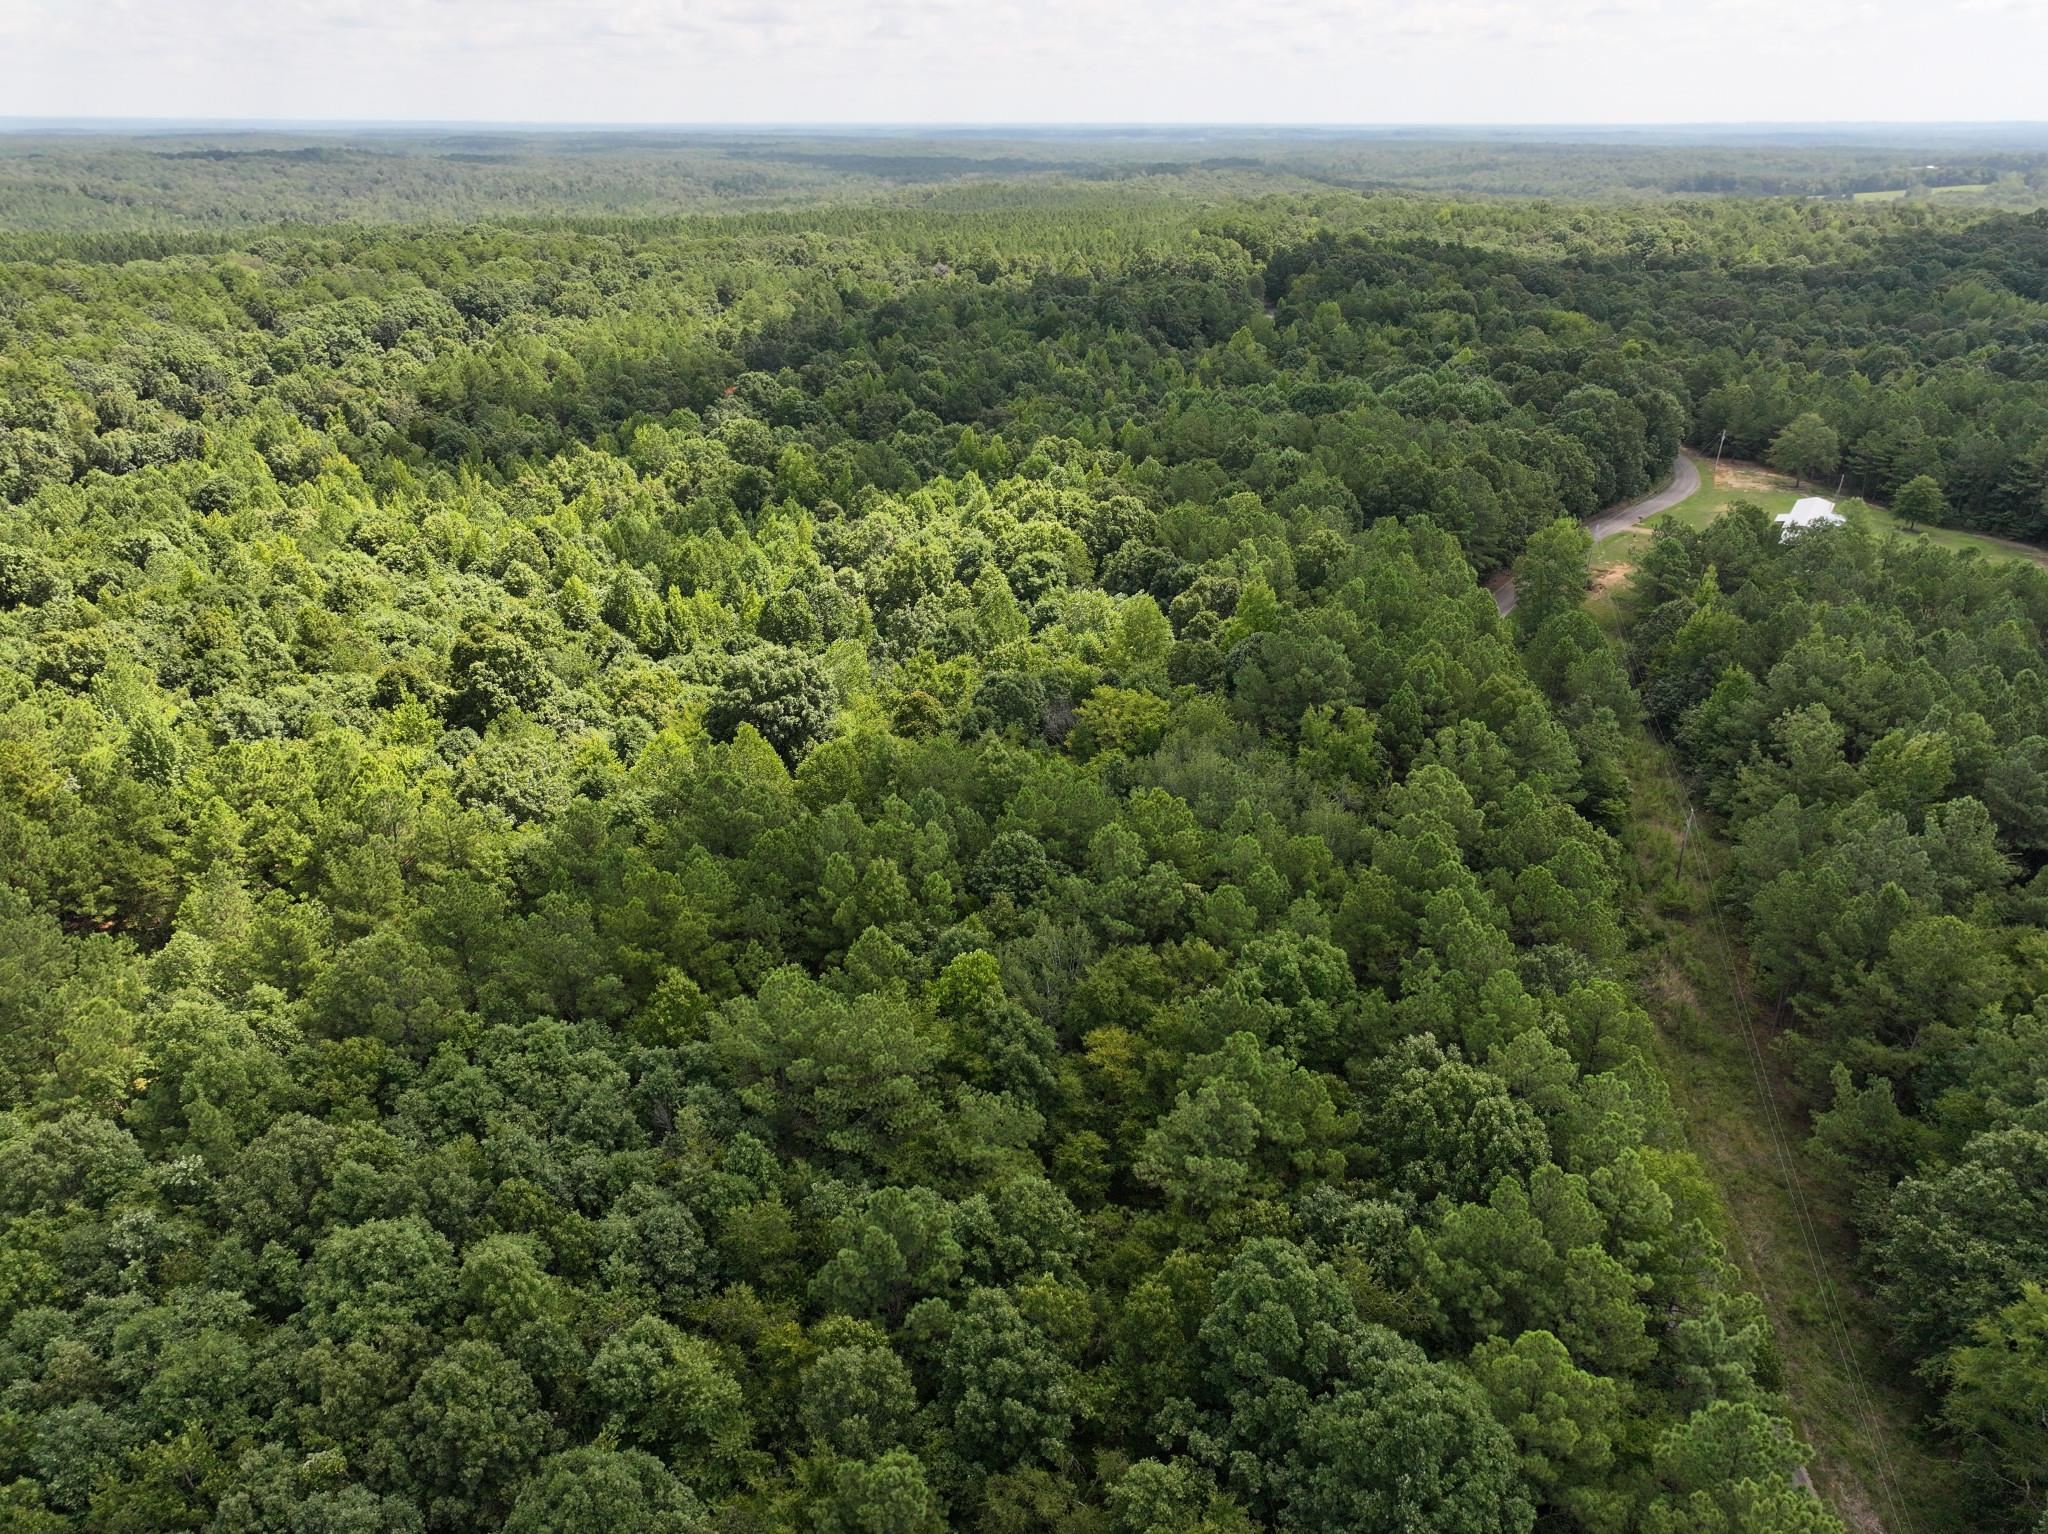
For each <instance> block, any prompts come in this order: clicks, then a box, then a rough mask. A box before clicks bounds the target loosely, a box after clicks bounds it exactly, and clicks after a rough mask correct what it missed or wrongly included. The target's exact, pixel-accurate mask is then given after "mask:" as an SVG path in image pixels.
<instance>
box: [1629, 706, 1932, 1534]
mask: <svg viewBox="0 0 2048 1534" xmlns="http://www.w3.org/2000/svg"><path fill="white" fill-rule="evenodd" d="M1630 751H1631V760H1630V762H1629V769H1630V771H1629V777H1630V782H1631V783H1632V784H1633V792H1632V808H1631V815H1630V821H1629V826H1628V829H1627V832H1626V836H1625V840H1626V843H1627V845H1628V848H1629V851H1630V853H1631V854H1632V855H1633V857H1634V859H1635V862H1636V869H1637V875H1638V880H1637V887H1638V890H1639V899H1640V912H1639V915H1640V921H1641V926H1642V932H1643V936H1644V939H1645V942H1644V946H1643V948H1642V950H1641V954H1640V958H1639V963H1640V973H1639V981H1640V989H1641V992H1642V994H1643V997H1644V1000H1645V1003H1646V1005H1647V1006H1648V1007H1649V1008H1650V1012H1651V1015H1652V1017H1653V1018H1654V1019H1655V1020H1656V1023H1657V1037H1658V1056H1659V1063H1660V1065H1661V1066H1662V1068H1663V1072H1664V1076H1665V1079H1666V1080H1667V1081H1668V1082H1669V1083H1670V1086H1671V1092H1672V1096H1673V1100H1674V1102H1675V1104H1676V1105H1677V1108H1678V1110H1679V1114H1680V1117H1681V1119H1682V1120H1683V1122H1684V1123H1685V1126H1686V1133H1687V1136H1688V1138H1689V1140H1690V1143H1691V1146H1692V1149H1693V1150H1694V1152H1695V1153H1696V1154H1698V1156H1699V1157H1700V1159H1701V1161H1702V1162H1703V1163H1704V1165H1705V1167H1706V1169H1707V1172H1708V1174H1709V1175H1710V1176H1711V1177H1712V1178H1713V1179H1714V1181H1715V1183H1716V1184H1717V1186H1718V1187H1719V1188H1720V1190H1721V1194H1722V1199H1723V1202H1724V1204H1725V1208H1726V1216H1727V1225H1728V1228H1727V1229H1726V1230H1725V1231H1723V1232H1722V1236H1723V1240H1724V1242H1725V1244H1726V1246H1727V1249H1728V1252H1729V1255H1730V1257H1731V1259H1732V1260H1734V1261H1735V1262H1736V1263H1737V1264H1738V1266H1739V1267H1740V1268H1741V1270H1742V1273H1743V1276H1744V1278H1745V1280H1746V1281H1747V1282H1748V1284H1749V1285H1750V1287H1751V1288H1752V1289H1753V1290H1754V1291H1755V1292H1756V1293H1757V1294H1758V1295H1759V1296H1760V1297H1761V1298H1762V1299H1763V1302H1764V1305H1765V1308H1766V1310H1767V1312H1768V1313H1769V1316H1770V1320H1771V1325H1772V1329H1773V1331H1774V1333H1775V1335H1776V1339H1777V1347H1778V1353H1779V1357H1780V1359H1781V1361H1782V1364H1783V1369H1784V1388H1785V1394H1786V1397H1787V1399H1788V1401H1789V1402H1790V1405H1791V1410H1792V1413H1793V1417H1794V1420H1795V1423H1796V1424H1797V1426H1798V1428H1799V1431H1800V1432H1801V1434H1802V1435H1803V1436H1804V1437H1805V1438H1806V1440H1807V1441H1808V1442H1809V1443H1810V1444H1812V1446H1813V1449H1814V1461H1813V1464H1812V1465H1811V1467H1810V1469H1811V1472H1812V1475H1813V1480H1814V1484H1815V1487H1816V1489H1817V1490H1818V1491H1819V1493H1820V1494H1821V1496H1822V1497H1823V1498H1824V1499H1825V1500H1826V1501H1827V1502H1828V1504H1829V1505H1830V1506H1831V1507H1833V1508H1834V1510H1835V1511H1836V1513H1837V1514H1839V1515H1840V1516H1841V1518H1842V1519H1843V1521H1844V1522H1846V1523H1847V1524H1848V1525H1849V1526H1850V1527H1851V1528H1852V1529H1859V1530H1866V1531H1872V1534H1875V1531H1885V1534H1937V1531H1940V1530H1943V1529H1946V1528H1948V1527H1951V1526H1952V1524H1951V1522H1950V1520H1951V1518H1952V1516H1953V1514H1952V1510H1953V1509H1954V1508H1955V1507H1956V1506H1957V1505H1958V1500H1957V1497H1956V1495H1955V1493H1954V1488H1953V1467H1952V1465H1951V1464H1950V1462H1949V1461H1947V1460H1946V1459H1945V1458H1944V1457H1942V1455H1941V1454H1940V1453H1939V1452H1938V1450H1937V1448H1936V1447H1935V1446H1934V1445H1933V1444H1932V1443H1931V1442H1930V1441H1929V1440H1927V1439H1926V1438H1925V1437H1924V1436H1923V1435H1922V1434H1921V1433H1920V1431H1919V1430H1918V1428H1917V1426H1916V1424H1917V1423H1918V1422H1919V1421H1920V1420H1921V1419H1922V1417H1923V1415H1924V1413H1925V1411H1926V1410H1927V1407H1928V1404H1929V1403H1928V1401H1927V1399H1926V1398H1925V1397H1924V1395H1922V1393H1921V1392H1919V1391H1918V1390H1917V1389H1915V1388H1913V1387H1912V1386H1911V1384H1910V1382H1902V1381H1901V1380H1900V1378H1899V1376H1898V1374H1897V1372H1896V1370H1895V1368H1894V1366H1893V1365H1892V1363H1891V1362H1890V1360H1889V1358H1888V1356H1887V1352H1886V1347H1885V1340H1884V1333H1883V1328H1882V1325H1881V1323H1880V1319H1879V1317H1878V1315H1877V1312H1876V1309H1875V1305H1874V1302H1873V1301H1872V1299H1871V1298H1870V1296H1869V1295H1868V1294H1866V1293H1865V1292H1863V1290H1862V1289H1861V1288H1860V1287H1859V1285H1858V1283H1857V1280H1856V1275H1855V1271H1854V1263H1853V1255H1854V1243H1853V1240H1852V1238H1851V1235H1850V1233H1849V1231H1848V1230H1847V1229H1846V1227H1845V1225H1844V1224H1843V1221H1842V1217H1841V1216H1842V1210H1841V1209H1840V1207H1839V1205H1838V1197H1837V1194H1836V1192H1835V1190H1834V1189H1833V1188H1832V1187H1831V1185H1830V1184H1829V1183H1827V1182H1826V1181H1825V1180H1824V1179H1823V1177H1822V1176H1821V1175H1820V1172H1819V1169H1818V1167H1817V1166H1816V1165H1815V1163H1814V1161H1813V1159H1812V1158H1811V1156H1810V1155H1809V1154H1808V1152H1807V1150H1806V1145H1805V1141H1806V1137H1807V1133H1808V1125H1807V1119H1806V1115H1805V1113H1804V1111H1803V1110H1802V1109H1801V1108H1800V1107H1799V1105H1798V1104H1797V1103H1796V1102H1795V1101H1794V1100H1793V1098H1792V1094H1791V1092H1790V1091H1789V1089H1787V1088H1786V1087H1785V1085H1784V1083H1783V1081H1782V1078H1781V1076H1780V1075H1779V1073H1778V1072H1777V1070H1776V1069H1775V1060H1774V1059H1773V1058H1772V1056H1771V1053H1770V1038H1771V1037H1772V1027H1771V1024H1772V1008H1771V1006H1769V1005H1768V1004H1765V1003H1764V1002H1763V1001H1761V1000H1760V999H1759V998H1756V997H1754V996H1753V995H1752V994H1751V992H1750V977H1749V973H1748V956H1747V954H1746V953H1744V952H1743V951H1742V949H1741V948H1740V946H1739V943H1738V942H1737V939H1738V937H1739V933H1738V931H1737V929H1736V926H1735V917H1734V913H1733V912H1727V913H1724V916H1725V920H1721V919H1717V915H1716V910H1715V906H1714V904H1713V888H1712V880H1713V877H1714V875H1715V874H1716V873H1717V872H1718V869H1719V865H1720V863H1721V860H1722V858H1723V856H1724V849H1723V848H1722V847H1721V846H1720V845H1719V843H1718V841H1717V839H1716V831H1715V828H1714V827H1713V826H1712V825H1711V824H1710V823H1709V822H1708V820H1707V817H1706V816H1705V815H1704V814H1699V815H1697V816H1695V818H1694V819H1693V823H1692V828H1691V832H1690V835H1689V836H1688V837H1687V838H1686V846H1685V854H1684V868H1683V871H1682V872H1681V871H1680V870H1679V866H1678V865H1679V843H1680V837H1681V835H1682V834H1683V832H1684V827H1685V823H1686V817H1687V810H1686V798H1685V790H1684V785H1683V783H1682V781H1681V779H1680V777H1679V774H1678V770H1677V766H1676V764H1675V762H1674V761H1673V760H1672V758H1671V756H1670V753H1669V752H1668V751H1667V750H1666V749H1665V748H1664V746H1663V745H1661V744H1660V743H1659V742H1657V741H1656V740H1654V739H1653V738H1652V737H1651V736H1650V735H1649V734H1648V733H1647V732H1646V731H1637V732H1636V734H1635V736H1634V738H1633V740H1632V742H1631V747H1630ZM1752 1040H1753V1041H1754V1044H1752Z"/></svg>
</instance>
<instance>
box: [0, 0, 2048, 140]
mask: <svg viewBox="0 0 2048 1534" xmlns="http://www.w3.org/2000/svg"><path fill="white" fill-rule="evenodd" d="M2044 58H2048V4H2043V3H2042V0H1963V4H1962V8H1961V9H1960V10H1959V11H1948V10H1944V9H1942V8H1939V7H1936V6H1932V5H1929V4H1927V3H1926V0H1804V3H1802V4H1787V3H1785V0H1547V3H1540V4H1539V3H1531V0H1512V3H1511V0H1353V3H1342V0H1259V3H1252V0H1125V3H1121V4H1120V3H1117V0H1033V3H1028V4H1027V3H1022V0H592V3H587V4H581V3H572V0H0V111H4V112H7V113H9V114H11V115H23V116H72V117H85V116H90V117H101V116H149V117H166V116H174V117H265V118H294V119H305V118H328V119H346V120H364V119H379V118H382V119H405V120H420V119H438V120H451V119H455V120H498V121H523V122H533V121H557V122H688V121H697V122H706V121H708V122H798V121H835V122H853V121H887V122H904V121H945V122H1060V121H1066V122H1132V121H1175V122H1188V121H1217V122H1302V121H1306V122H1703V121H1739V120H1804V121H1816V120H1832V121H1845V120H1853V121H1872V120H1918V121H1955V120H1986V119H1991V120H2007V121H2011V120H2022V119H2041V118H2048V71H2043V70H2042V69H2041V67H2040V61H2041V60H2042V59H2044Z"/></svg>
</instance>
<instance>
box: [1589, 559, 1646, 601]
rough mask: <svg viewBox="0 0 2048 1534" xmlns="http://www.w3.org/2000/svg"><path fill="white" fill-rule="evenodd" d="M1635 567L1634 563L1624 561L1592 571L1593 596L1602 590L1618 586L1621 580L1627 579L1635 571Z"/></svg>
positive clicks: (1609, 589)
mask: <svg viewBox="0 0 2048 1534" xmlns="http://www.w3.org/2000/svg"><path fill="white" fill-rule="evenodd" d="M1635 568H1636V567H1635V566H1634V565H1632V564H1629V563H1627V562H1626V561H1624V562H1622V563H1620V564H1613V565H1609V566H1608V567H1607V568H1606V569H1604V570H1596V571H1594V572H1593V594H1594V595H1595V596H1598V595H1600V594H1601V593H1602V592H1605V591H1612V590H1613V589H1614V588H1615V587H1616V586H1619V585H1620V584H1621V583H1622V582H1623V581H1625V580H1627V579H1628V578H1629V577H1630V576H1631V575H1633V574H1634V573H1635Z"/></svg>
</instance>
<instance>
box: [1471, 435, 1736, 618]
mask: <svg viewBox="0 0 2048 1534" xmlns="http://www.w3.org/2000/svg"><path fill="white" fill-rule="evenodd" d="M1699 487H1700V471H1699V470H1698V469H1696V468H1694V467H1693V463H1692V460H1691V459H1690V458H1688V457H1686V456H1685V454H1683V453H1680V454H1679V455H1678V457H1677V458H1676V459H1675V460H1674V461H1673V462H1672V465H1671V483H1670V484H1668V485H1666V486H1665V487H1664V488H1663V489H1662V490H1659V491H1658V492H1657V493H1656V494H1655V495H1650V496H1645V497H1644V498H1643V499H1642V500H1640V501H1630V502H1629V503H1628V504H1627V505H1626V506H1610V507H1608V508H1607V510H1605V511H1602V512H1597V513H1595V514H1594V515H1593V516H1592V517H1590V518H1588V519H1587V521H1586V531H1587V532H1589V533H1591V534H1592V535H1593V541H1594V542H1595V543H1598V542H1599V541H1600V540H1601V539H1602V538H1606V537H1609V536H1611V535H1613V534H1615V533H1618V532H1620V531H1621V530H1622V529H1623V528H1624V527H1634V526H1635V525H1636V524H1637V523H1638V522H1640V521H1642V520H1643V518H1645V517H1654V516H1655V515H1656V514H1657V513H1658V512H1660V511H1669V510H1670V509H1671V508H1672V507H1674V506H1676V505H1677V504H1678V503H1679V502H1680V501H1682V500H1684V499H1685V498H1686V497H1687V496H1689V495H1691V494H1692V493H1693V491H1695V490H1697V489H1699ZM1493 599H1494V601H1496V602H1498V603H1499V604H1500V610H1501V612H1503V613H1511V612H1513V611H1514V610H1515V578H1514V576H1512V575H1502V576H1498V577H1496V578H1495V580H1494V582H1493Z"/></svg>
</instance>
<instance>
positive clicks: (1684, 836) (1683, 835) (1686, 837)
mask: <svg viewBox="0 0 2048 1534" xmlns="http://www.w3.org/2000/svg"><path fill="white" fill-rule="evenodd" d="M1691 840H1692V806H1691V805H1689V804H1688V805H1687V806H1686V807H1685V828H1684V829H1683V830H1682V831H1680V832H1679V833H1678V870H1677V872H1675V873H1674V874H1672V876H1671V877H1672V880H1673V881H1674V882H1676V881H1677V880H1679V879H1682V878H1683V877H1685V844H1686V843H1687V842H1689V841H1691Z"/></svg>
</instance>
